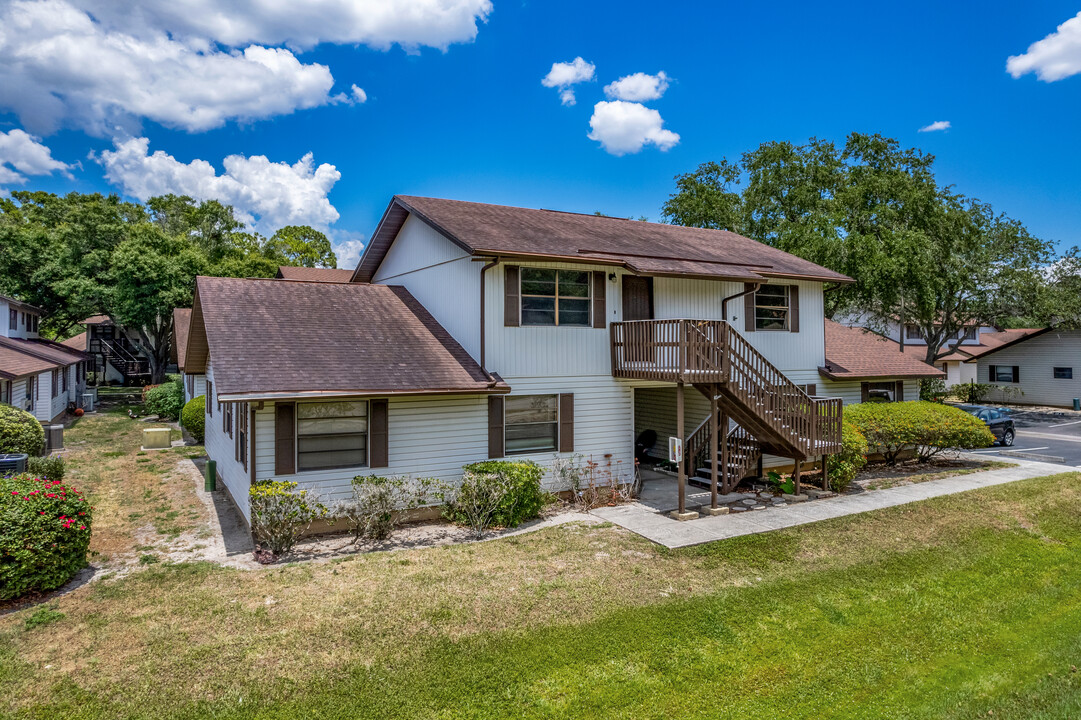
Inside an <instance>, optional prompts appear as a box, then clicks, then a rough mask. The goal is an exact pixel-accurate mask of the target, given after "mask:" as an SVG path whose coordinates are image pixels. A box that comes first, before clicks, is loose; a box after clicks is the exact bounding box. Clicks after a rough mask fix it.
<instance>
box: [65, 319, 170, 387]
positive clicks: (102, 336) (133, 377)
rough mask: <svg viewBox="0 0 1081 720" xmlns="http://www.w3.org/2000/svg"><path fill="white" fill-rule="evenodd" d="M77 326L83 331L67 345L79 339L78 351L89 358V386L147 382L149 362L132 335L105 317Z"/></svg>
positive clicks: (137, 384) (136, 384)
mask: <svg viewBox="0 0 1081 720" xmlns="http://www.w3.org/2000/svg"><path fill="white" fill-rule="evenodd" d="M80 324H81V325H83V326H85V328H86V331H85V332H84V333H80V334H79V335H76V336H75V337H74V338H72V339H71V340H70V341H68V342H74V341H75V340H76V338H82V339H83V342H84V345H83V347H82V350H83V352H85V353H86V354H87V355H89V356H90V361H89V365H88V370H89V372H90V382H91V384H92V385H131V386H140V385H146V384H148V383H149V382H150V378H151V374H150V361H149V360H147V359H146V357H145V356H144V355H143V354H142V352H140V350H139V349H138V347H136V345H135V342H134V341H133V338H134V335H133V334H132V333H130V332H128V331H127V330H125V329H124V328H122V327H120V326H119V325H117V324H116V323H114V322H113V320H112V318H110V317H109V316H108V315H94V316H92V317H88V318H87V319H86V320H83V321H82V323H80Z"/></svg>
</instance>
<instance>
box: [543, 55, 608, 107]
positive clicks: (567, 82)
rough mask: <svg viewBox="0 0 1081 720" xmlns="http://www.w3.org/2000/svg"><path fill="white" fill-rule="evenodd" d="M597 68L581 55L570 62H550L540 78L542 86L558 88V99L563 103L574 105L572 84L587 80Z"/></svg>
mask: <svg viewBox="0 0 1081 720" xmlns="http://www.w3.org/2000/svg"><path fill="white" fill-rule="evenodd" d="M596 70H597V68H596V66H595V65H593V63H590V62H586V61H585V60H583V59H582V58H581V57H576V58H574V60H572V61H571V62H558V63H552V69H551V70H549V71H548V74H547V75H545V76H544V78H543V79H542V80H541V85H543V86H544V87H550V88H558V89H559V99H560V101H562V103H563V104H564V105H574V104H575V103H576V102H577V100H576V99H575V97H574V88H573V87H571V86H572V85H577V84H578V83H583V82H589V81H590V80H592V79H593V74H594V73H595V72H596Z"/></svg>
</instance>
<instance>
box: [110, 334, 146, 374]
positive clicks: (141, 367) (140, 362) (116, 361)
mask: <svg viewBox="0 0 1081 720" xmlns="http://www.w3.org/2000/svg"><path fill="white" fill-rule="evenodd" d="M99 342H100V351H101V354H102V356H103V357H104V358H105V360H106V361H107V362H108V363H109V364H110V365H112V366H113V367H114V368H116V369H117V371H119V372H120V374H121V375H123V376H124V381H125V384H127V381H128V380H129V379H132V378H138V377H141V376H144V375H149V374H150V363H149V362H148V361H147V360H145V359H141V358H138V357H136V356H135V355H134V354H133V353H132V352H131V351H130V350H128V349H127V348H125V347H124V346H123V345H122V344H120V343H118V342H116V341H115V340H108V339H105V338H102V339H101V340H100V341H99Z"/></svg>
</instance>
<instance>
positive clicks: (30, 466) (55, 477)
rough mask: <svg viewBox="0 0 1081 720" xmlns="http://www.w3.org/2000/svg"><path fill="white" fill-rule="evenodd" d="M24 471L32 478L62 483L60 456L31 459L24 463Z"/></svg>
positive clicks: (62, 459) (61, 457)
mask: <svg viewBox="0 0 1081 720" xmlns="http://www.w3.org/2000/svg"><path fill="white" fill-rule="evenodd" d="M26 471H27V472H28V473H30V474H31V475H33V476H34V477H38V478H44V479H48V480H52V481H54V482H64V474H65V471H64V458H63V456H61V455H49V456H48V457H32V458H30V459H29V461H28V462H27V463H26Z"/></svg>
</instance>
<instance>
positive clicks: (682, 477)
mask: <svg viewBox="0 0 1081 720" xmlns="http://www.w3.org/2000/svg"><path fill="white" fill-rule="evenodd" d="M684 432H685V429H684V427H683V383H682V382H679V383H676V437H678V438H679V442H680V443H681V444H682V443H683V437H684V435H683V434H684ZM683 449H684V450H686V448H683ZM686 469H687V457H686V456H684V457H683V459H682V460H681V461H680V462H678V463H676V482H677V483H678V485H679V514H680V515H682V514H684V513H685V512H687V473H686Z"/></svg>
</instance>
